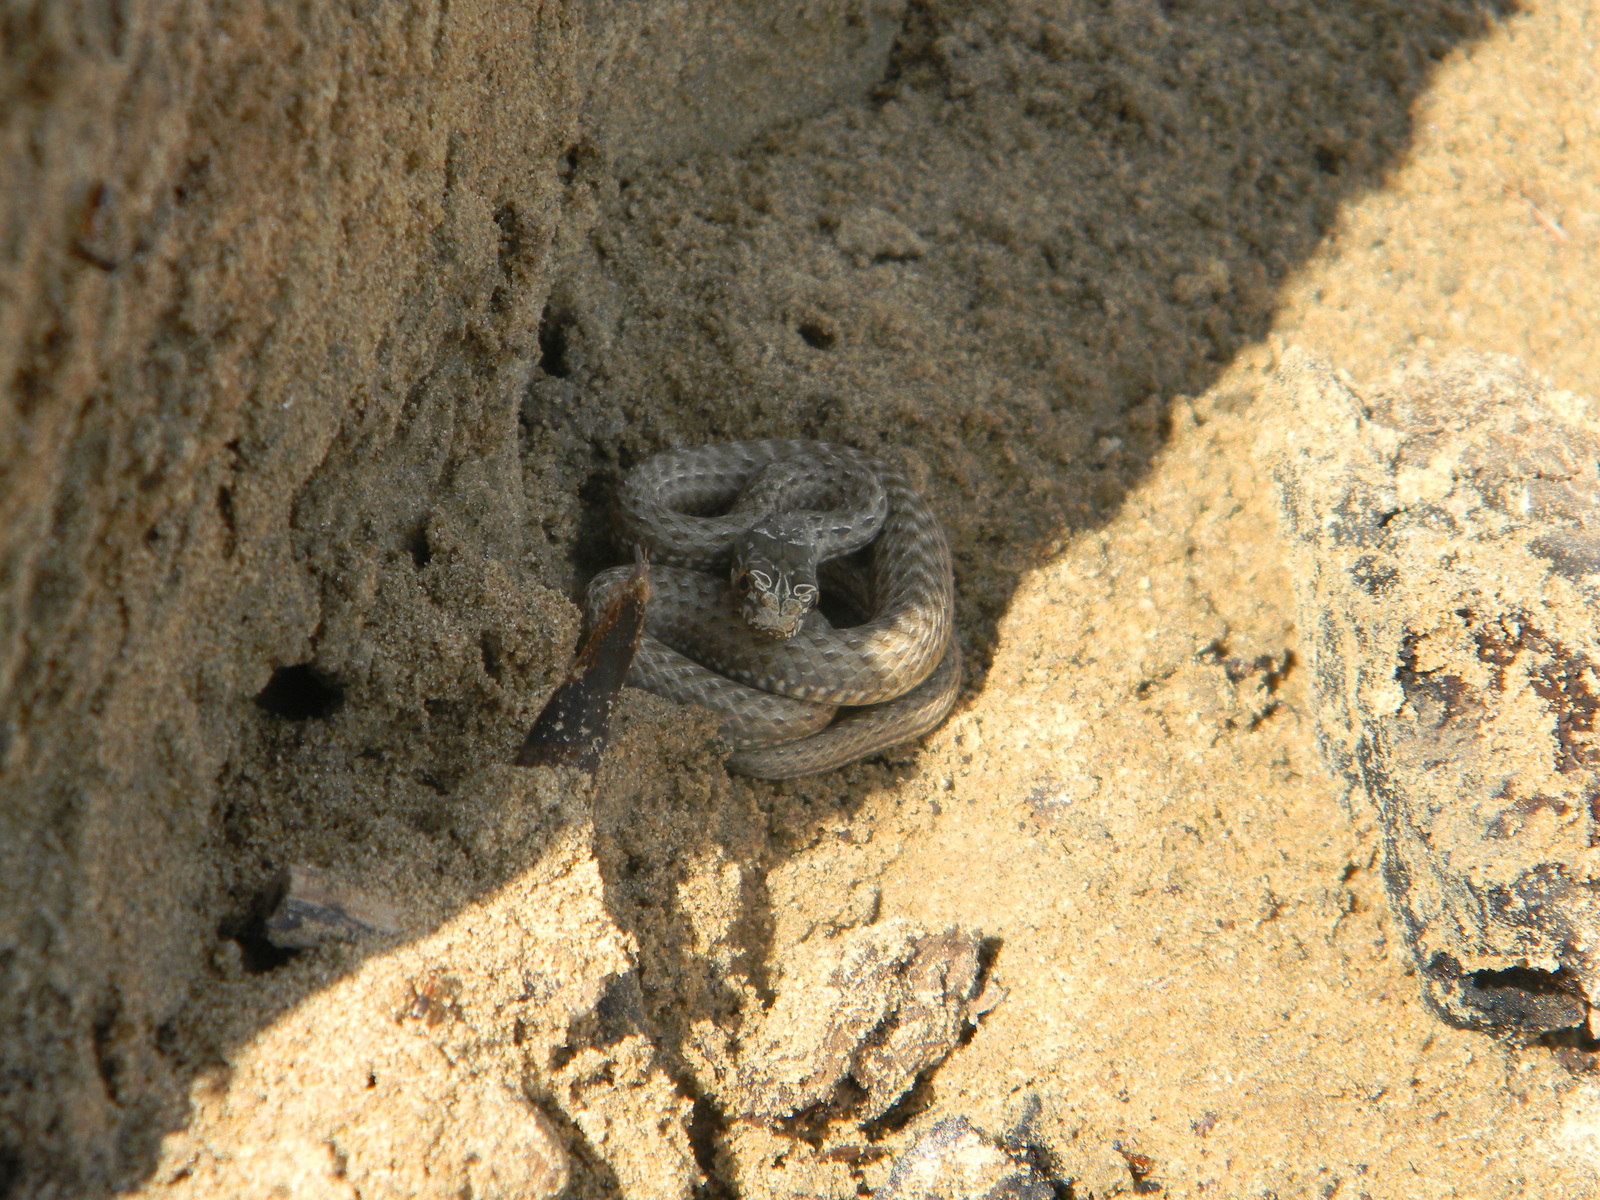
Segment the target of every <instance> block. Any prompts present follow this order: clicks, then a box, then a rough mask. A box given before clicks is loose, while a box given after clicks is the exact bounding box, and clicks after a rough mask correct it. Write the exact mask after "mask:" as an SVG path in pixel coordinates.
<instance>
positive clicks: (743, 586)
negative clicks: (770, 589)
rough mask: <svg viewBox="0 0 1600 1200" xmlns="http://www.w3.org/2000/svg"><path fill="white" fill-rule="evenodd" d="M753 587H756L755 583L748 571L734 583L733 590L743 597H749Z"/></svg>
mask: <svg viewBox="0 0 1600 1200" xmlns="http://www.w3.org/2000/svg"><path fill="white" fill-rule="evenodd" d="M753 586H755V581H754V580H753V579H751V578H750V573H749V572H748V571H747V572H745V573H744V574H743V575H740V576H739V577H738V578H737V579H735V580H734V581H733V590H734V591H736V592H738V593H739V595H741V596H748V595H749V594H750V589H751V588H752V587H753Z"/></svg>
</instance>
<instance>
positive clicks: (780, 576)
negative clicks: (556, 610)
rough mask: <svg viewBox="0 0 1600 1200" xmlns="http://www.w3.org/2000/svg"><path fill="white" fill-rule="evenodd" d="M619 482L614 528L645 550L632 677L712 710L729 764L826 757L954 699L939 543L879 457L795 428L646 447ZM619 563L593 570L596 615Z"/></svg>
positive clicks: (917, 728) (849, 757) (619, 576)
mask: <svg viewBox="0 0 1600 1200" xmlns="http://www.w3.org/2000/svg"><path fill="white" fill-rule="evenodd" d="M618 499H619V507H620V509H621V515H622V526H623V534H624V537H625V538H626V539H628V540H630V541H633V542H636V543H640V544H642V545H644V546H645V548H646V549H647V550H648V551H649V554H650V557H651V560H652V563H653V564H655V565H652V568H651V598H650V603H649V607H648V609H647V614H646V618H645V636H644V638H643V640H642V642H641V644H640V647H639V651H638V654H637V655H636V657H635V658H634V661H633V667H632V669H631V670H630V671H629V674H628V682H629V683H630V684H632V685H633V686H635V687H640V688H644V689H646V690H647V691H651V692H655V693H656V694H657V695H661V696H666V697H668V698H669V699H673V700H677V701H680V702H685V703H694V704H701V705H704V706H705V707H707V708H710V709H712V710H713V711H715V712H718V713H720V714H722V716H723V725H722V730H721V733H722V736H723V738H724V739H726V740H727V741H728V742H729V743H730V744H731V745H732V746H733V747H734V750H733V753H732V754H731V755H730V756H729V758H728V766H729V768H730V769H732V770H735V771H739V772H741V773H742V774H746V775H754V776H757V777H759V778H763V779H788V778H792V777H794V776H798V775H811V774H815V773H816V772H819V771H827V770H831V769H833V768H834V767H838V766H843V765H844V764H845V763H848V762H852V761H854V760H856V759H858V758H863V757H865V756H866V755H869V754H873V753H875V752H876V751H879V750H883V749H886V748H887V747H889V746H894V745H898V744H899V743H901V742H905V741H909V740H911V739H912V738H915V737H918V736H920V735H921V734H923V733H926V732H927V731H928V730H930V729H932V728H934V727H935V726H936V725H938V724H939V722H941V721H942V720H944V718H945V717H946V715H948V714H949V711H950V708H951V706H952V705H953V704H954V703H955V698H956V693H957V691H958V690H959V688H960V686H961V653H960V650H959V649H958V648H957V646H956V643H955V639H954V637H953V636H952V634H951V626H952V609H953V606H954V602H955V588H954V583H953V579H952V575H951V565H950V547H949V544H948V543H947V542H946V541H945V536H944V530H943V529H942V528H941V527H940V525H939V521H938V518H936V517H935V516H934V515H933V512H932V510H931V509H930V508H929V507H928V505H927V504H926V502H925V501H924V500H923V499H922V497H920V496H918V495H917V493H916V492H914V491H913V490H912V489H911V486H910V484H909V483H907V481H906V479H905V477H904V476H903V475H902V474H901V473H900V472H899V471H897V470H895V469H894V468H893V467H891V466H889V465H888V464H887V463H884V462H882V461H881V460H879V459H876V458H873V457H871V456H870V455H867V454H864V453H862V452H861V451H859V450H855V449H852V448H851V447H848V446H837V445H830V444H828V443H825V442H811V441H801V440H794V439H768V440H764V441H750V442H729V443H724V444H721V445H712V446H696V447H693V448H690V449H684V450H670V451H667V452H665V453H662V454H658V455H656V456H655V457H653V458H651V459H648V460H647V461H645V462H644V463H641V464H640V465H639V466H638V467H636V468H635V469H634V470H633V471H631V472H630V473H629V474H628V476H627V478H626V479H625V480H624V481H623V486H622V489H621V492H620V495H619V497H618ZM852 554H854V558H855V559H863V560H864V562H863V563H860V564H859V567H860V568H864V569H854V570H852V569H851V564H850V563H849V562H848V561H847V560H846V559H845V557H844V556H846V555H852ZM711 572H721V574H720V575H717V574H712V573H711ZM628 573H629V568H627V567H619V568H613V569H612V570H609V571H602V572H601V573H600V574H599V575H597V576H595V578H594V580H593V582H592V583H590V585H589V592H588V607H589V610H590V618H591V620H593V618H594V615H595V614H596V613H597V612H598V611H599V609H600V608H602V607H603V606H604V604H605V600H606V597H607V596H608V595H609V594H610V592H611V589H613V588H614V587H616V586H618V585H619V584H620V583H621V582H622V581H623V580H625V579H626V578H627V576H628ZM819 573H820V576H821V578H820V579H819ZM824 587H826V588H828V589H829V590H831V591H834V592H836V594H838V595H839V596H840V597H841V598H842V599H843V600H845V602H846V603H847V604H851V605H852V606H853V607H854V608H855V609H856V610H857V611H859V612H860V613H861V614H862V615H863V616H864V617H865V620H864V621H863V622H862V623H861V624H858V625H846V626H841V627H837V628H836V627H835V626H834V625H833V624H832V623H831V622H830V621H829V620H828V619H827V618H826V617H825V616H824V615H823V614H822V613H821V612H820V611H819V610H818V609H817V608H816V607H815V605H816V603H817V601H818V599H819V598H820V592H821V589H822V588H824Z"/></svg>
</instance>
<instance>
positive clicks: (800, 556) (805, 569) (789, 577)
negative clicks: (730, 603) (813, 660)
mask: <svg viewBox="0 0 1600 1200" xmlns="http://www.w3.org/2000/svg"><path fill="white" fill-rule="evenodd" d="M732 582H733V591H734V594H735V595H736V596H738V598H739V611H740V614H741V615H742V616H743V617H744V620H745V624H747V625H749V626H750V628H751V629H753V630H755V631H756V632H757V633H760V634H764V635H766V636H767V637H770V638H775V639H782V638H791V637H793V636H794V635H795V634H797V633H799V632H800V626H801V625H802V624H803V623H804V622H805V619H806V614H807V613H809V612H810V611H811V610H812V609H814V608H816V606H817V596H818V591H817V569H816V563H815V554H814V551H813V550H812V549H811V548H810V547H808V546H806V545H803V544H801V543H799V542H796V541H793V540H790V539H789V538H788V537H785V536H782V535H774V534H771V533H767V532H764V531H761V530H752V531H751V532H750V533H749V534H747V535H746V537H745V541H744V543H743V544H742V545H740V546H739V547H737V548H736V549H735V550H734V554H733V572H732Z"/></svg>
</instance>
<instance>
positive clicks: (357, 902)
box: [266, 866, 400, 950]
mask: <svg viewBox="0 0 1600 1200" xmlns="http://www.w3.org/2000/svg"><path fill="white" fill-rule="evenodd" d="M399 932H400V912H399V910H398V909H397V908H395V907H394V906H393V905H392V904H386V903H385V902H383V901H381V900H377V899H374V898H373V897H370V896H367V895H364V894H363V893H361V892H359V891H357V890H356V889H354V888H352V887H350V886H348V885H347V884H345V883H344V882H343V881H342V880H340V879H338V878H337V877H336V876H334V875H333V874H331V873H330V872H328V871H323V870H319V869H318V868H316V867H303V866H291V867H290V868H289V869H288V872H287V880H286V883H285V886H284V891H283V899H281V900H279V901H278V906H277V907H276V908H275V909H273V911H272V915H271V916H270V917H268V918H267V922H266V934H267V940H268V941H269V942H271V943H272V944H273V945H274V946H277V947H278V948H279V949H281V950H308V949H310V948H311V947H313V946H321V945H324V944H326V943H328V942H353V941H355V940H356V939H357V938H359V937H360V936H362V935H363V934H369V933H389V934H393V933H399Z"/></svg>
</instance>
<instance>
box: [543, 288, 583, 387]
mask: <svg viewBox="0 0 1600 1200" xmlns="http://www.w3.org/2000/svg"><path fill="white" fill-rule="evenodd" d="M575 323H576V322H574V320H573V318H572V314H571V313H569V312H567V311H566V310H565V309H563V308H560V307H558V306H556V305H554V304H546V305H545V306H544V315H543V316H541V317H540V318H539V369H540V370H541V371H543V372H544V373H545V374H546V375H549V376H551V377H552V378H555V379H565V378H567V376H569V375H571V374H572V363H571V362H570V361H569V359H568V355H569V353H570V352H571V345H570V343H571V340H572V328H573V325H574V324H575Z"/></svg>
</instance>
